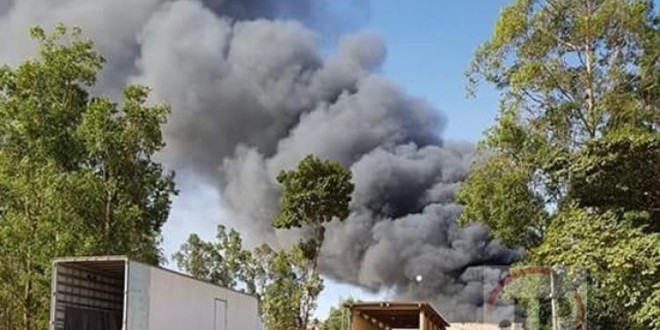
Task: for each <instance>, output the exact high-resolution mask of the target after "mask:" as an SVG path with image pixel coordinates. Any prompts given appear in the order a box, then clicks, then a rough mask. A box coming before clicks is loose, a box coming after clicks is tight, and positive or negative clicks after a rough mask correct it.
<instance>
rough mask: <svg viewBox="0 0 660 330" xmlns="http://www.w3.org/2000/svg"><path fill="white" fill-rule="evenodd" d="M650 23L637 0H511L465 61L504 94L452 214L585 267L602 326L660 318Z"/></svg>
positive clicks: (653, 24) (659, 124) (658, 67)
mask: <svg viewBox="0 0 660 330" xmlns="http://www.w3.org/2000/svg"><path fill="white" fill-rule="evenodd" d="M659 23H660V20H658V17H657V13H656V11H655V10H654V8H653V2H652V1H646V0H562V1H559V0H516V1H514V2H513V3H512V4H511V5H510V6H508V7H506V8H504V9H503V11H502V13H501V16H500V18H499V20H498V21H497V23H496V26H495V31H494V33H493V35H492V37H491V38H490V40H488V41H487V42H486V43H484V44H483V45H482V46H480V47H479V49H478V50H477V52H476V55H475V58H474V61H473V63H472V66H471V68H470V71H469V78H470V87H471V88H474V87H476V85H477V84H478V83H479V82H487V83H490V84H492V85H494V86H495V87H496V88H498V89H500V90H501V92H502V93H501V95H502V99H501V104H500V114H499V117H498V119H497V122H496V124H495V125H494V127H493V128H492V129H490V131H489V132H488V133H487V135H486V137H485V139H484V141H483V142H482V150H484V151H487V153H488V155H489V156H488V157H487V158H486V160H484V161H483V162H480V163H478V164H476V165H475V167H474V170H473V172H472V173H471V175H470V177H469V178H468V180H467V182H466V183H465V184H464V185H463V186H462V189H461V192H460V193H459V197H460V199H461V200H462V201H463V202H464V203H465V204H466V211H465V213H464V214H463V219H462V220H463V221H464V222H467V221H471V220H477V221H482V222H483V223H485V224H486V225H488V226H489V227H490V228H491V229H492V230H493V233H494V234H495V236H496V237H498V238H499V239H501V240H503V241H504V242H506V243H509V244H516V245H521V246H524V247H526V248H527V249H529V250H530V257H529V259H528V260H527V262H531V263H542V264H548V265H559V264H561V265H566V266H569V267H571V266H572V267H585V268H587V269H589V270H590V271H591V272H592V274H591V275H592V278H591V281H592V287H591V288H592V292H598V294H595V295H593V296H592V297H593V298H594V299H592V300H591V304H590V306H589V307H590V312H589V317H590V319H591V320H593V321H594V322H595V323H592V324H591V325H594V326H597V327H600V328H603V329H608V328H621V327H626V328H631V329H636V328H644V329H659V327H660V325H659V324H658V323H657V322H653V321H652V320H654V319H655V320H657V319H660V315H658V309H657V308H654V307H652V306H654V302H657V299H658V298H657V297H658V295H659V294H658V292H657V290H658V288H657V287H654V286H653V285H652V284H653V283H658V282H660V277H659V276H660V275H659V274H660V272H659V271H658V265H660V255H659V253H658V252H659V251H660V237H659V236H658V228H659V227H658V224H657V219H658V214H659V213H658V212H659V211H660V208H659V207H660V199H659V198H658V194H657V192H658V191H660V180H658V176H659V175H660V167H658V161H657V160H658V155H660V148H658V144H657V143H658V139H659V137H658V135H659V130H660V109H659V107H660V32H659V30H658V27H659V26H658V25H659ZM603 230H605V231H607V232H606V233H602V232H601V231H603ZM624 246H625V247H626V248H625V249H624V248H623V247H624ZM578 247H579V248H580V252H579V253H576V251H577V249H578ZM613 249H616V250H613ZM615 252H616V253H618V254H619V256H620V257H621V258H622V259H616V260H614V259H612V257H613V256H611V255H609V254H610V253H615ZM623 260H625V261H623ZM631 265H632V267H633V268H635V267H639V268H638V270H642V269H643V271H641V272H632V271H626V270H625V268H626V267H630V266H631ZM650 287H652V289H649V288H650ZM624 292H625V294H623V293H624ZM607 306H617V308H614V309H613V308H606V307H607ZM640 311H642V312H640Z"/></svg>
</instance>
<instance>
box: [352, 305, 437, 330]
mask: <svg viewBox="0 0 660 330" xmlns="http://www.w3.org/2000/svg"><path fill="white" fill-rule="evenodd" d="M346 307H347V308H349V309H350V310H351V313H358V314H363V315H366V316H368V317H369V318H371V319H372V320H375V321H376V322H380V323H382V324H385V325H388V326H390V327H391V328H411V327H419V314H420V312H421V311H423V312H424V315H425V316H426V317H427V318H428V319H430V320H431V321H432V322H434V323H436V324H439V325H442V326H443V327H448V326H449V322H447V320H446V319H445V318H444V317H443V316H442V315H441V314H440V313H439V312H438V311H437V310H436V309H435V308H433V306H431V304H429V303H428V302H423V301H411V302H393V301H377V302H356V303H348V304H346Z"/></svg>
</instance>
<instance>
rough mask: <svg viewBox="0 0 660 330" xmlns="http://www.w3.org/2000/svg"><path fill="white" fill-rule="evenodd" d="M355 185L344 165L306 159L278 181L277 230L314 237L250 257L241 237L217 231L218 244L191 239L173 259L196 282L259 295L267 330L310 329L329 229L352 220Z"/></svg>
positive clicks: (256, 251) (221, 228)
mask: <svg viewBox="0 0 660 330" xmlns="http://www.w3.org/2000/svg"><path fill="white" fill-rule="evenodd" d="M350 180H351V173H350V172H349V171H348V170H347V169H345V168H344V167H342V166H341V165H339V164H337V163H334V162H330V161H321V160H319V159H318V158H316V157H314V156H307V157H305V158H304V159H303V160H302V161H301V162H300V164H299V165H298V167H297V168H296V169H295V170H291V171H283V172H282V173H280V175H279V176H278V181H279V182H280V183H281V184H282V185H283V193H282V198H281V200H280V211H279V214H278V215H277V217H276V218H275V219H274V220H273V226H274V227H276V228H285V229H287V228H292V227H307V228H310V229H311V232H312V233H311V236H310V237H307V238H305V239H303V240H301V241H300V242H299V243H298V244H295V245H294V246H292V247H291V248H289V249H285V250H280V251H275V250H273V249H271V248H270V247H269V246H267V245H263V246H260V247H258V248H256V249H254V250H252V251H248V250H246V249H245V248H244V247H243V244H242V240H241V238H240V235H239V234H238V233H237V232H236V231H234V230H230V231H229V232H227V231H226V229H225V227H224V226H218V234H217V236H216V239H217V241H216V243H209V242H204V241H201V240H200V239H199V237H198V236H197V235H191V236H190V237H189V238H188V241H187V242H186V243H185V244H184V245H183V246H182V247H181V249H180V250H179V252H177V253H176V254H175V255H174V259H175V260H176V262H177V265H178V266H179V268H181V269H182V270H184V271H186V272H188V273H190V274H191V275H193V276H195V277H198V278H202V279H205V280H209V281H211V282H213V283H216V284H220V285H225V286H228V287H231V288H237V289H241V288H242V289H244V290H246V291H247V292H248V293H250V294H254V295H256V296H257V297H258V298H259V299H260V313H261V317H262V319H263V321H264V323H265V325H266V328H267V329H268V330H303V329H307V326H308V325H309V324H310V322H311V321H312V320H311V316H312V313H313V311H314V310H315V309H316V301H317V298H318V296H319V294H320V293H321V291H322V290H323V279H322V278H321V275H320V274H319V272H318V270H317V259H318V254H319V249H320V248H321V244H322V243H323V235H324V225H325V224H326V223H328V222H330V221H332V220H333V219H338V220H344V219H345V218H346V217H347V216H348V214H349V210H348V206H349V203H350V195H351V193H352V191H353V184H352V183H351V182H350Z"/></svg>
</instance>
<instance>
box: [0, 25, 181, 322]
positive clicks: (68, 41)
mask: <svg viewBox="0 0 660 330" xmlns="http://www.w3.org/2000/svg"><path fill="white" fill-rule="evenodd" d="M31 34H32V37H33V38H34V39H35V40H36V41H37V42H38V43H39V45H40V48H39V56H38V57H37V58H35V59H29V60H27V61H25V62H23V63H22V64H20V65H19V66H17V67H14V68H12V67H8V66H3V67H1V68H0V255H2V262H1V263H0V302H3V303H2V304H0V306H2V307H0V309H2V310H0V328H3V329H26V330H31V329H43V328H45V327H46V324H47V315H48V306H49V305H48V301H49V299H50V295H49V294H48V292H49V291H48V287H49V284H50V281H49V277H50V274H51V272H50V265H51V262H52V260H53V259H54V258H55V257H58V256H75V255H92V254H97V255H107V254H125V255H129V256H130V257H132V258H135V259H139V260H142V261H145V262H149V263H154V264H155V263H158V262H159V260H160V259H161V254H160V250H159V247H158V244H159V242H160V230H161V227H162V225H163V223H164V222H165V221H166V219H167V217H168V214H169V209H170V198H171V196H172V194H174V193H175V189H174V183H173V174H172V173H168V172H167V171H165V170H164V169H163V167H162V166H161V165H160V164H159V163H157V162H155V161H154V160H153V159H152V157H153V155H154V154H155V153H156V152H158V151H159V150H161V149H162V148H163V146H164V142H163V139H162V136H161V126H162V125H163V124H164V123H165V120H166V116H167V114H168V113H169V107H167V106H166V105H162V104H159V105H148V104H147V103H146V100H147V96H148V89H147V88H146V87H142V86H127V87H126V88H125V89H124V94H123V99H122V100H121V102H119V103H116V102H114V101H113V100H111V99H110V98H108V97H105V96H92V95H90V89H91V87H92V86H93V85H94V84H95V82H96V78H97V76H98V74H99V72H100V70H101V68H102V66H103V63H104V59H103V58H102V57H101V56H100V55H99V54H97V53H96V52H95V51H94V49H93V44H92V42H91V41H89V40H85V39H83V38H82V37H81V31H80V30H79V29H72V30H70V29H67V28H66V27H64V26H62V25H59V26H57V27H56V28H55V30H54V32H53V33H52V34H47V33H46V32H45V31H44V30H43V29H41V28H33V29H32V30H31Z"/></svg>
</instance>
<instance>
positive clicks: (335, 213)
mask: <svg viewBox="0 0 660 330" xmlns="http://www.w3.org/2000/svg"><path fill="white" fill-rule="evenodd" d="M351 177H352V175H351V172H350V171H349V170H348V169H346V168H344V167H343V166H341V164H339V163H336V162H332V161H328V160H326V161H323V160H321V159H319V158H317V157H315V156H314V155H308V156H306V157H305V158H303V159H302V160H301V161H300V163H299V164H298V167H297V168H296V169H294V170H291V171H282V172H281V173H280V174H279V175H278V176H277V181H278V182H279V183H280V184H281V185H282V188H283V191H282V197H281V199H280V210H279V214H278V216H277V217H276V218H275V220H274V221H273V226H274V227H275V228H287V229H288V228H292V227H306V228H309V229H311V235H310V236H309V237H308V238H306V239H305V240H303V241H301V242H300V243H299V248H300V249H301V252H302V253H303V257H304V260H307V262H308V265H307V266H306V267H305V268H306V272H305V273H304V274H303V276H304V278H305V280H304V282H307V281H311V282H315V279H316V278H318V279H319V280H320V275H319V274H318V269H317V266H318V257H319V253H320V250H321V245H322V244H323V240H324V234H325V227H324V225H325V224H326V223H328V222H330V221H332V220H334V219H336V220H338V221H343V220H344V219H346V217H348V214H349V204H350V202H351V194H352V193H353V189H354V186H353V183H352V182H351ZM309 293H315V294H310V295H305V296H303V297H302V299H303V304H302V308H303V311H302V315H301V316H300V317H301V319H302V322H303V324H302V327H301V328H302V329H305V328H306V327H307V324H308V322H309V320H310V317H311V315H312V311H313V309H314V308H315V307H316V305H315V303H314V302H315V301H316V298H317V296H318V293H320V291H319V292H318V293H316V292H315V291H313V290H311V291H310V292H309Z"/></svg>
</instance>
